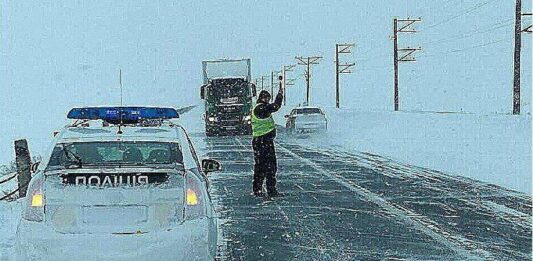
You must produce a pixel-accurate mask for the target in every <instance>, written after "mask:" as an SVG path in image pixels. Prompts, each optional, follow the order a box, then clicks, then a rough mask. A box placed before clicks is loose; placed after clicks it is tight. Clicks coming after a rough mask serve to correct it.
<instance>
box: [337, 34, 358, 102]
mask: <svg viewBox="0 0 533 261" xmlns="http://www.w3.org/2000/svg"><path fill="white" fill-rule="evenodd" d="M354 46H355V44H335V106H336V107H337V108H339V107H340V89H339V78H340V77H339V76H340V74H341V73H352V71H350V68H352V67H353V66H355V63H345V64H341V63H340V61H339V54H350V53H352V48H353V47H354Z"/></svg>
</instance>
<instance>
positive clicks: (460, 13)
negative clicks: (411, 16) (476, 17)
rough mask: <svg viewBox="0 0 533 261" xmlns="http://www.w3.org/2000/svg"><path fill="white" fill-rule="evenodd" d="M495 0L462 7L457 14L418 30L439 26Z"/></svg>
mask: <svg viewBox="0 0 533 261" xmlns="http://www.w3.org/2000/svg"><path fill="white" fill-rule="evenodd" d="M495 1H497V0H489V1H485V2H483V3H479V4H477V5H475V6H473V7H470V8H467V9H464V10H463V11H460V12H459V13H458V14H456V15H454V16H451V17H448V18H446V19H444V20H441V21H439V22H436V23H434V24H431V25H428V26H427V27H425V28H422V29H421V30H420V32H422V31H425V30H427V29H430V28H433V27H436V26H439V25H442V24H446V23H448V22H450V21H452V20H453V19H455V18H458V17H461V16H463V15H466V14H469V13H472V12H474V11H476V10H478V9H479V8H481V7H483V6H486V5H488V4H490V3H492V2H495Z"/></svg>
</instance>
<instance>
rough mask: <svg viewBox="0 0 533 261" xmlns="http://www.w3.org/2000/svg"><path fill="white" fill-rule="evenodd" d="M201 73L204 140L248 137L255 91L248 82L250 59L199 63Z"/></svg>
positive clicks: (252, 85) (249, 77)
mask: <svg viewBox="0 0 533 261" xmlns="http://www.w3.org/2000/svg"><path fill="white" fill-rule="evenodd" d="M203 72H204V84H203V85H202V87H201V88H200V97H201V98H202V99H203V100H204V102H205V111H204V121H205V128H206V134H207V136H215V135H237V134H244V135H248V134H251V130H252V128H251V117H250V114H251V110H252V98H253V97H255V96H256V88H255V85H254V84H253V83H251V82H250V79H251V72H250V59H242V60H215V61H203Z"/></svg>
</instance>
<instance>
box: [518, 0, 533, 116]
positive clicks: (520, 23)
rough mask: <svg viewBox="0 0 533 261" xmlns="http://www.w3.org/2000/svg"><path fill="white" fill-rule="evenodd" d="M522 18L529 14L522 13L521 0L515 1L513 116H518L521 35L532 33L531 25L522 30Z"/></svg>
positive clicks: (529, 14)
mask: <svg viewBox="0 0 533 261" xmlns="http://www.w3.org/2000/svg"><path fill="white" fill-rule="evenodd" d="M522 16H531V13H522V0H516V9H515V29H514V70H513V115H519V114H520V54H521V52H522V33H531V32H532V26H531V25H529V26H527V27H526V28H524V29H522Z"/></svg>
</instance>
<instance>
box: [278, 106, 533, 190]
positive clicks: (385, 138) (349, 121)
mask: <svg viewBox="0 0 533 261" xmlns="http://www.w3.org/2000/svg"><path fill="white" fill-rule="evenodd" d="M288 109H289V108H284V109H283V110H284V111H283V112H280V113H278V115H277V117H278V118H277V122H278V123H284V119H283V118H282V117H283V114H286V111H288ZM325 110H326V114H327V117H328V121H329V123H328V126H329V129H328V133H327V135H325V136H315V137H314V138H312V139H311V140H302V141H303V142H305V143H307V144H316V145H317V146H328V147H329V146H336V147H338V148H339V149H342V150H354V151H363V152H371V153H375V154H379V155H381V156H386V157H389V158H392V159H396V160H399V161H402V162H406V163H409V164H412V165H416V166H421V167H427V168H431V169H435V170H440V171H443V172H446V173H449V174H454V175H461V176H466V177H469V178H474V179H478V180H481V181H485V182H489V183H493V184H497V185H501V186H504V187H507V188H511V189H513V190H517V191H521V192H525V193H528V194H530V193H531V185H532V178H531V173H532V172H531V171H532V169H531V163H532V162H531V157H532V155H531V115H530V114H529V115H520V116H512V115H504V114H492V115H480V114H466V113H434V112H385V111H383V112H363V111H356V110H349V109H340V110H338V109H335V108H325Z"/></svg>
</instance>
